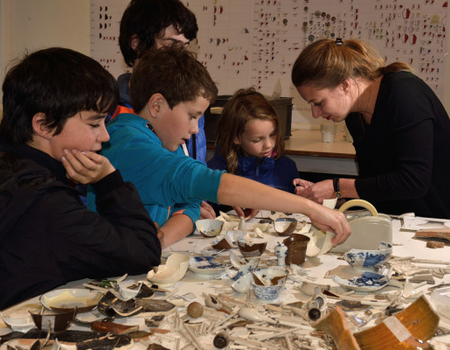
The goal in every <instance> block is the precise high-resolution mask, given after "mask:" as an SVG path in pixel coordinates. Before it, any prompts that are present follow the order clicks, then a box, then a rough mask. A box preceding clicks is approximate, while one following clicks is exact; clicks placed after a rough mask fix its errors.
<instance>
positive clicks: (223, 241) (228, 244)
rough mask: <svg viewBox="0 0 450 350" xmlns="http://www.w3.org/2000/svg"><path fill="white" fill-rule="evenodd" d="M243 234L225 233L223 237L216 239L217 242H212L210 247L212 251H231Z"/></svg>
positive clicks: (235, 232)
mask: <svg viewBox="0 0 450 350" xmlns="http://www.w3.org/2000/svg"><path fill="white" fill-rule="evenodd" d="M244 236H245V232H244V231H239V230H232V231H225V234H224V235H223V236H220V237H217V240H216V241H215V242H214V244H213V245H212V247H213V248H214V249H218V250H222V249H233V248H235V244H234V243H233V242H236V241H237V240H238V239H239V238H241V237H244Z"/></svg>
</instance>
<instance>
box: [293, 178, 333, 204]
mask: <svg viewBox="0 0 450 350" xmlns="http://www.w3.org/2000/svg"><path fill="white" fill-rule="evenodd" d="M296 194H297V195H299V196H302V197H305V198H308V199H310V200H312V201H314V202H316V203H319V204H322V203H323V200H324V199H330V198H335V193H334V188H333V180H324V181H320V182H316V183H315V184H312V185H311V186H309V187H304V186H302V187H300V186H298V187H297V188H296Z"/></svg>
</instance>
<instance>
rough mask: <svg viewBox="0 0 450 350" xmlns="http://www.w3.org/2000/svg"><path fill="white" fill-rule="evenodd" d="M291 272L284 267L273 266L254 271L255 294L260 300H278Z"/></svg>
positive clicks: (253, 284) (253, 285)
mask: <svg viewBox="0 0 450 350" xmlns="http://www.w3.org/2000/svg"><path fill="white" fill-rule="evenodd" d="M288 274H289V271H288V270H287V269H285V268H283V267H278V266H271V267H265V268H259V269H255V270H254V271H253V282H252V287H253V292H254V293H255V295H256V297H257V298H258V299H260V300H274V299H276V298H278V296H279V295H280V292H281V290H282V288H283V287H284V284H285V282H286V279H287V275H288Z"/></svg>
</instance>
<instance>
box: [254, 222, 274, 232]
mask: <svg viewBox="0 0 450 350" xmlns="http://www.w3.org/2000/svg"><path fill="white" fill-rule="evenodd" d="M253 228H254V229H255V230H256V229H257V228H258V229H260V230H261V232H268V231H269V228H270V224H269V223H268V222H263V223H255V224H253Z"/></svg>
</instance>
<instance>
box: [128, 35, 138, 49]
mask: <svg viewBox="0 0 450 350" xmlns="http://www.w3.org/2000/svg"><path fill="white" fill-rule="evenodd" d="M130 46H131V48H132V49H133V51H136V50H137V48H138V46H139V37H138V36H137V34H133V35H132V36H131V39H130Z"/></svg>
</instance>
